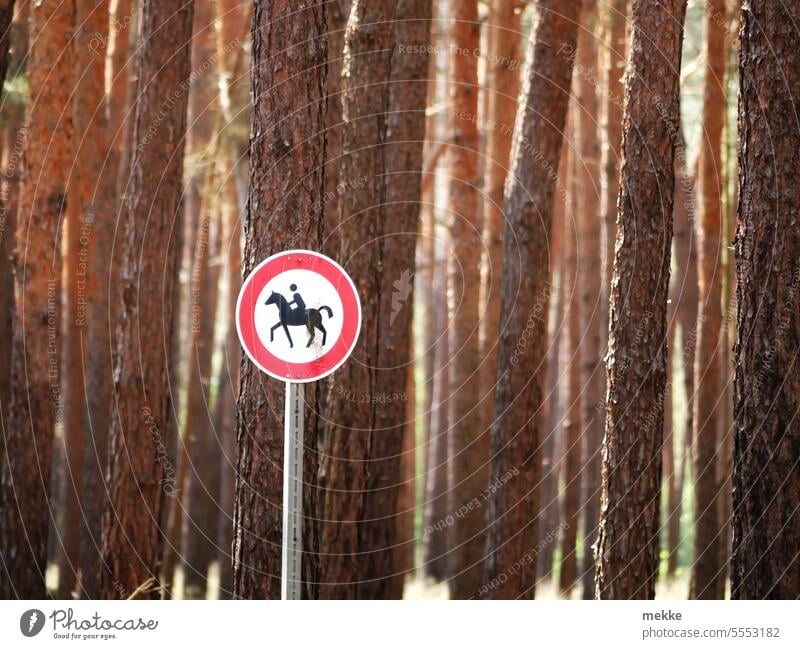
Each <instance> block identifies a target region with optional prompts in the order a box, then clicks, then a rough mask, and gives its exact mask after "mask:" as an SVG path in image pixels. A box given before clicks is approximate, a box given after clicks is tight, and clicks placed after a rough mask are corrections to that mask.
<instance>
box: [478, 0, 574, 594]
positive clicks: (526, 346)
mask: <svg viewBox="0 0 800 649" xmlns="http://www.w3.org/2000/svg"><path fill="white" fill-rule="evenodd" d="M578 9H579V7H578V3H576V2H567V1H565V0H544V1H542V2H539V3H537V4H536V8H535V12H536V21H535V23H534V24H535V25H536V28H535V29H534V32H533V33H532V35H531V40H530V45H529V47H530V49H531V52H529V56H528V60H530V61H532V62H533V64H532V65H531V67H530V70H529V77H528V79H527V80H526V86H525V89H524V96H525V111H524V113H522V114H521V115H520V119H518V120H517V125H516V128H515V134H514V146H513V149H512V154H511V169H510V171H509V173H510V174H511V178H512V179H513V180H510V181H509V182H508V183H507V184H506V190H505V199H504V206H505V208H504V209H505V212H506V219H507V220H506V230H505V235H504V243H503V260H504V263H503V277H502V288H501V291H502V308H501V320H500V322H501V326H500V346H499V349H498V357H497V385H496V391H495V413H496V417H495V419H494V421H493V422H492V429H491V442H492V452H491V480H490V485H494V484H499V483H500V481H502V486H499V487H498V488H497V489H496V490H495V491H494V493H492V494H490V497H489V516H488V524H489V540H488V543H487V559H486V573H487V574H486V578H487V583H486V585H485V587H484V589H483V590H484V591H487V592H485V593H484V595H485V596H486V597H491V598H498V599H511V598H530V597H533V594H534V586H535V582H536V560H537V559H536V556H535V554H534V553H532V552H531V549H532V548H534V547H535V546H536V543H537V523H538V516H539V498H538V487H537V485H538V483H539V480H540V477H541V456H540V455H539V453H540V451H539V447H540V444H541V439H542V436H541V434H540V428H541V421H540V419H541V413H540V410H541V406H542V390H543V388H544V385H543V383H544V378H545V367H546V364H545V362H544V361H545V350H546V349H547V318H548V309H549V302H550V263H551V259H550V251H549V246H548V240H549V237H550V226H551V219H552V211H553V192H554V189H555V186H556V179H555V178H554V172H555V171H556V170H557V169H558V164H559V156H560V153H561V144H562V140H563V135H562V130H563V128H564V121H565V118H566V113H567V104H568V100H569V92H570V81H571V77H572V58H571V56H569V54H571V53H572V52H573V51H574V49H575V44H576V40H577V25H578ZM556 44H558V45H556ZM559 50H560V51H559ZM565 54H566V55H565ZM520 110H522V109H520ZM518 562H520V563H521V565H520V564H518Z"/></svg>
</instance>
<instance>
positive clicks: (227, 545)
mask: <svg viewBox="0 0 800 649" xmlns="http://www.w3.org/2000/svg"><path fill="white" fill-rule="evenodd" d="M233 184H234V183H233V181H229V186H230V187H231V188H233ZM230 194H231V195H232V196H231V205H230V206H229V207H228V209H227V210H226V212H225V220H224V225H225V236H224V238H223V250H225V251H227V255H226V262H225V276H226V282H227V285H228V295H227V302H226V303H225V304H224V305H223V306H222V308H223V309H224V315H223V317H222V321H223V322H227V323H228V332H227V334H226V335H225V338H224V341H223V344H222V363H221V366H220V370H219V380H218V381H217V390H218V391H217V399H216V404H215V406H214V430H216V431H217V437H218V438H219V439H220V446H221V451H222V452H221V454H220V499H219V502H220V512H219V526H218V530H219V531H218V534H219V536H218V543H217V546H218V549H219V552H218V557H217V558H218V560H219V596H220V599H228V598H230V597H231V596H232V592H233V561H232V556H231V553H232V549H231V544H232V543H233V502H234V484H235V479H236V476H235V474H236V430H235V429H236V397H237V394H238V387H239V366H240V364H241V353H242V352H241V346H240V344H239V338H238V336H237V334H236V327H235V326H234V323H235V322H236V314H235V311H236V300H237V298H238V296H239V290H240V288H241V277H242V248H241V236H242V229H241V223H240V216H239V210H238V206H237V204H236V201H235V198H236V196H235V189H234V191H231V192H230Z"/></svg>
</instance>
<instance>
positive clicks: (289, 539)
mask: <svg viewBox="0 0 800 649" xmlns="http://www.w3.org/2000/svg"><path fill="white" fill-rule="evenodd" d="M360 331H361V301H360V300H359V298H358V292H357V291H356V285H355V284H354V283H353V280H352V279H351V277H350V276H349V275H348V274H347V273H346V272H345V270H344V268H342V267H341V266H340V265H339V264H337V263H336V262H335V261H333V259H330V258H329V257H326V256H325V255H321V254H320V253H318V252H313V251H311V250H285V251H284V252H279V253H277V254H275V255H272V256H271V257H268V258H267V259H265V260H264V261H262V262H261V263H259V264H258V265H257V266H256V267H255V268H254V269H253V270H252V271H251V272H250V274H249V275H248V276H247V277H246V278H245V280H244V282H243V283H242V289H241V290H240V291H239V299H238V300H237V302H236V332H237V333H238V334H239V340H240V341H241V343H242V349H243V350H244V352H245V354H247V357H248V358H249V359H250V361H251V362H253V363H254V364H255V365H256V367H258V369H260V370H261V371H262V372H265V373H266V374H269V375H270V376H271V377H273V378H275V379H278V380H279V381H283V382H284V383H286V409H285V411H284V424H285V426H284V439H283V442H284V444H283V535H282V541H283V545H282V548H281V575H282V579H281V599H300V597H301V595H302V579H303V573H302V565H301V564H302V558H303V415H304V408H305V403H304V398H303V396H304V394H303V389H304V388H303V386H304V384H306V383H310V382H312V381H318V380H319V379H322V378H325V377H326V376H329V375H330V374H332V373H333V372H335V371H336V370H337V369H338V368H339V367H340V366H341V365H342V363H344V362H345V361H346V360H347V358H348V357H349V356H350V354H352V353H353V349H354V348H355V346H356V342H357V340H358V334H359V332H360Z"/></svg>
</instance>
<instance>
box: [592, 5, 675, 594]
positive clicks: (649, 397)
mask: <svg viewBox="0 0 800 649" xmlns="http://www.w3.org/2000/svg"><path fill="white" fill-rule="evenodd" d="M685 12H686V1H685V0H669V1H667V2H663V3H651V2H647V1H645V0H634V3H633V10H632V16H633V32H632V38H631V48H630V54H629V56H628V68H627V71H626V74H625V86H626V87H625V116H624V120H623V133H624V134H623V139H622V169H621V183H620V194H619V200H618V205H619V211H618V215H617V245H616V254H615V258H614V277H613V280H612V292H611V323H610V326H609V352H608V360H607V368H608V390H607V394H608V397H607V399H606V434H605V438H604V441H603V467H602V481H603V490H602V495H601V518H600V537H599V540H598V545H597V553H596V568H597V572H596V588H597V596H598V597H600V598H602V599H651V598H653V597H654V595H655V580H656V576H657V574H658V558H659V538H658V530H659V497H660V492H661V446H662V441H663V424H664V421H663V417H664V396H665V395H664V391H665V388H666V360H667V340H666V336H667V328H666V310H667V292H668V288H669V264H670V258H671V247H672V208H673V200H674V197H673V191H674V182H675V176H674V168H673V164H674V150H675V138H676V135H677V129H678V125H679V111H678V92H679V76H680V74H679V71H680V61H681V42H682V40H683V19H684V16H685ZM653 42H658V45H659V51H660V53H661V56H658V57H653V56H652V55H651V49H652V43H653ZM645 170H647V172H646V173H645Z"/></svg>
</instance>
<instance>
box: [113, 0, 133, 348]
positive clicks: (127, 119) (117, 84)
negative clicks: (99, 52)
mask: <svg viewBox="0 0 800 649" xmlns="http://www.w3.org/2000/svg"><path fill="white" fill-rule="evenodd" d="M140 14H141V6H140V3H139V2H134V0H116V6H114V5H112V6H111V21H110V22H111V27H110V30H109V32H110V38H109V43H108V51H109V54H110V58H111V61H110V67H111V90H110V93H109V120H110V122H109V128H110V130H111V133H113V134H114V137H115V140H114V146H115V151H114V156H115V159H116V162H115V164H116V174H117V182H116V185H117V208H118V209H119V210H121V209H122V206H123V204H124V202H125V194H126V193H127V192H128V191H129V189H130V187H129V185H130V182H131V157H132V155H133V152H132V151H131V142H132V140H133V127H134V122H135V117H136V115H135V107H134V105H133V102H134V101H135V95H136V84H137V79H136V56H135V52H136V49H137V40H138V38H139V30H138V21H140V20H141V15H140ZM118 245H119V244H118ZM123 245H124V243H123ZM118 275H119V273H116V274H115V277H114V278H113V281H119V277H118ZM112 333H113V331H112Z"/></svg>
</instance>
